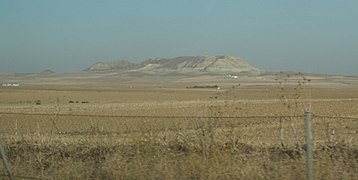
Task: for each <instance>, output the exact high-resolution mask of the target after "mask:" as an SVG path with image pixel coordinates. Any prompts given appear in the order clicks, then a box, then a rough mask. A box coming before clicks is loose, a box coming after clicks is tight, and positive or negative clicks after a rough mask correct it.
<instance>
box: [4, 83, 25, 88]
mask: <svg viewBox="0 0 358 180" xmlns="http://www.w3.org/2000/svg"><path fill="white" fill-rule="evenodd" d="M1 86H3V87H19V86H20V84H19V83H2V84H1Z"/></svg>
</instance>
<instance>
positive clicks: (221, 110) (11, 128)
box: [0, 85, 358, 179]
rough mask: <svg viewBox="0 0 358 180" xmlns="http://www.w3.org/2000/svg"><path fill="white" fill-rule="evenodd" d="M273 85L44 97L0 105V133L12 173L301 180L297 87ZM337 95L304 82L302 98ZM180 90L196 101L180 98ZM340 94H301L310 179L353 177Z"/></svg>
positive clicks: (354, 105)
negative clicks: (309, 140)
mask: <svg viewBox="0 0 358 180" xmlns="http://www.w3.org/2000/svg"><path fill="white" fill-rule="evenodd" d="M279 87H280V88H279V89H278V88H277V87H274V88H269V89H267V88H266V87H265V88H262V87H256V88H251V89H249V88H248V89H244V88H242V89H240V88H226V89H224V90H220V91H212V90H210V91H208V92H205V91H203V90H183V91H179V90H172V91H171V90H158V92H155V91H153V92H151V93H153V94H156V93H162V95H163V94H164V95H163V96H164V97H167V98H168V97H172V99H171V100H165V101H163V100H158V101H155V99H153V100H146V101H144V102H138V99H135V100H133V101H132V102H120V99H118V101H119V102H113V99H115V98H112V100H111V101H104V102H101V101H99V99H97V98H98V97H97V98H96V99H81V97H85V96H86V95H81V97H77V99H79V101H82V100H84V101H88V102H90V103H88V104H81V103H79V104H72V103H71V104H69V103H68V101H69V99H66V98H65V97H62V98H61V97H60V98H59V97H52V98H53V99H56V98H57V99H58V100H56V101H54V102H53V103H51V102H50V101H48V102H46V99H47V100H48V99H49V98H47V97H46V98H44V99H42V101H43V102H45V103H44V104H42V105H33V104H28V103H22V104H21V103H19V104H16V105H14V104H10V105H7V104H2V105H1V108H2V109H1V111H2V114H0V124H1V127H0V134H1V137H2V139H3V141H4V144H5V146H6V152H7V154H8V158H9V160H10V163H11V167H12V171H13V173H14V175H15V176H17V177H37V178H42V179H305V177H306V175H305V170H306V164H305V135H304V116H303V115H304V114H303V108H304V107H305V106H307V104H309V100H307V91H305V90H304V89H302V91H301V90H300V89H295V88H297V85H293V86H291V85H289V86H287V85H284V86H282V87H281V85H280V86H279ZM282 88H284V89H282ZM282 91H284V94H283V93H282ZM341 91H342V89H336V90H332V89H327V90H326V91H325V90H324V89H314V88H313V89H312V96H313V97H314V94H315V93H319V94H320V95H319V96H320V97H324V96H325V94H324V93H326V94H327V96H329V97H331V96H334V92H337V94H340V93H342V92H341ZM183 92H185V93H186V94H187V95H188V97H189V96H190V97H194V96H195V94H198V96H199V97H200V98H198V99H193V100H189V99H191V98H186V96H185V95H184V96H183ZM19 93H20V92H19ZM26 93H30V94H31V93H34V92H33V91H31V92H27V91H26V90H24V91H23V96H22V97H26ZM59 93H64V92H59ZM83 93H86V92H83ZM88 93H90V94H91V93H95V92H88ZM109 93H110V94H112V95H113V94H116V93H113V92H109ZM121 93H123V92H118V94H117V95H118V96H119V94H121ZM126 93H129V92H126ZM136 93H139V92H134V94H136ZM143 93H145V90H143ZM147 93H148V92H147ZM298 93H299V95H300V97H298V95H297V94H298ZM350 93H351V95H350V98H347V97H346V96H349V95H347V94H346V93H344V97H341V96H335V98H334V99H332V98H326V99H324V98H319V99H315V98H313V99H311V103H312V107H313V112H314V114H316V116H313V122H312V123H313V131H314V132H313V136H314V177H315V179H358V140H357V130H358V120H357V118H356V117H357V116H358V113H357V109H358V100H357V99H355V98H356V97H357V96H358V93H356V92H355V91H350ZM20 94H21V93H20ZM54 94H56V93H54ZM203 94H204V95H203ZM245 94H246V95H248V97H246V98H244V97H245ZM254 94H256V95H257V96H254ZM51 95H53V94H51ZM51 95H49V97H50V96H51ZM102 95H103V94H102ZM282 95H284V96H282ZM0 96H2V95H0ZM61 96H62V95H61ZM134 96H135V95H133V97H134ZM156 96H157V97H160V96H161V95H160V94H159V95H156ZM265 97H266V98H265ZM0 98H1V97H0ZM3 98H4V97H3ZM7 98H8V97H7ZM70 98H71V99H72V100H74V101H75V100H76V99H75V98H76V97H74V96H71V97H70ZM181 98H184V100H183V99H181ZM104 99H107V98H106V97H105V98H104ZM7 101H13V102H19V101H20V100H18V99H17V100H14V99H8V100H7ZM22 101H26V99H22ZM11 113H14V114H11ZM28 113H31V115H29V114H28ZM44 114H47V115H44ZM318 115H324V116H349V117H351V118H337V117H336V118H333V117H320V116H318ZM2 175H3V176H4V177H5V176H6V173H5V171H3V173H2Z"/></svg>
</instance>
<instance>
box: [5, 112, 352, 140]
mask: <svg viewBox="0 0 358 180" xmlns="http://www.w3.org/2000/svg"><path fill="white" fill-rule="evenodd" d="M208 123H209V125H210V126H211V127H213V128H215V129H219V130H223V131H225V130H230V129H231V130H232V129H236V130H238V131H239V133H240V135H241V136H243V137H253V138H255V139H260V141H262V142H265V140H266V139H267V140H268V139H270V141H272V138H273V139H275V140H277V142H280V143H281V141H289V142H291V141H293V140H295V141H303V139H304V137H305V134H304V115H302V116H301V115H298V116H239V117H225V116H221V117H195V116H111V115H74V114H26V113H0V124H1V126H0V134H1V135H14V136H26V135H39V136H49V135H57V136H75V135H87V136H99V135H101V136H120V135H124V134H131V133H159V132H163V131H193V130H194V131H195V130H198V129H200V128H202V127H203V126H206V125H207V124H208ZM312 126H313V127H312V129H313V134H314V139H316V140H317V141H322V140H327V139H332V137H333V136H335V137H337V136H339V137H341V138H343V139H344V138H350V139H352V141H353V140H355V141H356V139H355V138H354V136H355V135H356V134H357V130H358V117H338V116H323V115H313V119H312ZM260 134H262V135H264V136H262V137H260ZM268 134H269V136H267V135H268ZM261 138H262V139H261Z"/></svg>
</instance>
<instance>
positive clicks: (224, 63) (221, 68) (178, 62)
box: [86, 56, 261, 74]
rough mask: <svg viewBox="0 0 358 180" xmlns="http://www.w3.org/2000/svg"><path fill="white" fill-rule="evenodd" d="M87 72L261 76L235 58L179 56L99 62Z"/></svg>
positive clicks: (258, 71)
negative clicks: (138, 60) (140, 60)
mask: <svg viewBox="0 0 358 180" xmlns="http://www.w3.org/2000/svg"><path fill="white" fill-rule="evenodd" d="M86 70H87V71H138V72H151V73H155V72H158V73H165V72H180V73H202V72H204V73H212V74H227V73H247V74H260V72H261V70H259V69H257V68H255V67H253V66H252V65H250V64H249V63H247V62H246V61H245V60H243V59H242V58H239V57H235V56H179V57H176V58H169V59H168V58H155V59H148V60H145V61H143V62H142V63H139V64H136V63H132V62H129V61H125V60H122V61H113V62H99V63H96V64H94V65H92V66H91V67H89V68H88V69H86Z"/></svg>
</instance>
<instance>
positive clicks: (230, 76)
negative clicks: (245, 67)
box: [226, 74, 239, 79]
mask: <svg viewBox="0 0 358 180" xmlns="http://www.w3.org/2000/svg"><path fill="white" fill-rule="evenodd" d="M226 77H227V78H233V79H237V78H238V77H239V76H236V75H231V74H228V75H226Z"/></svg>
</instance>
